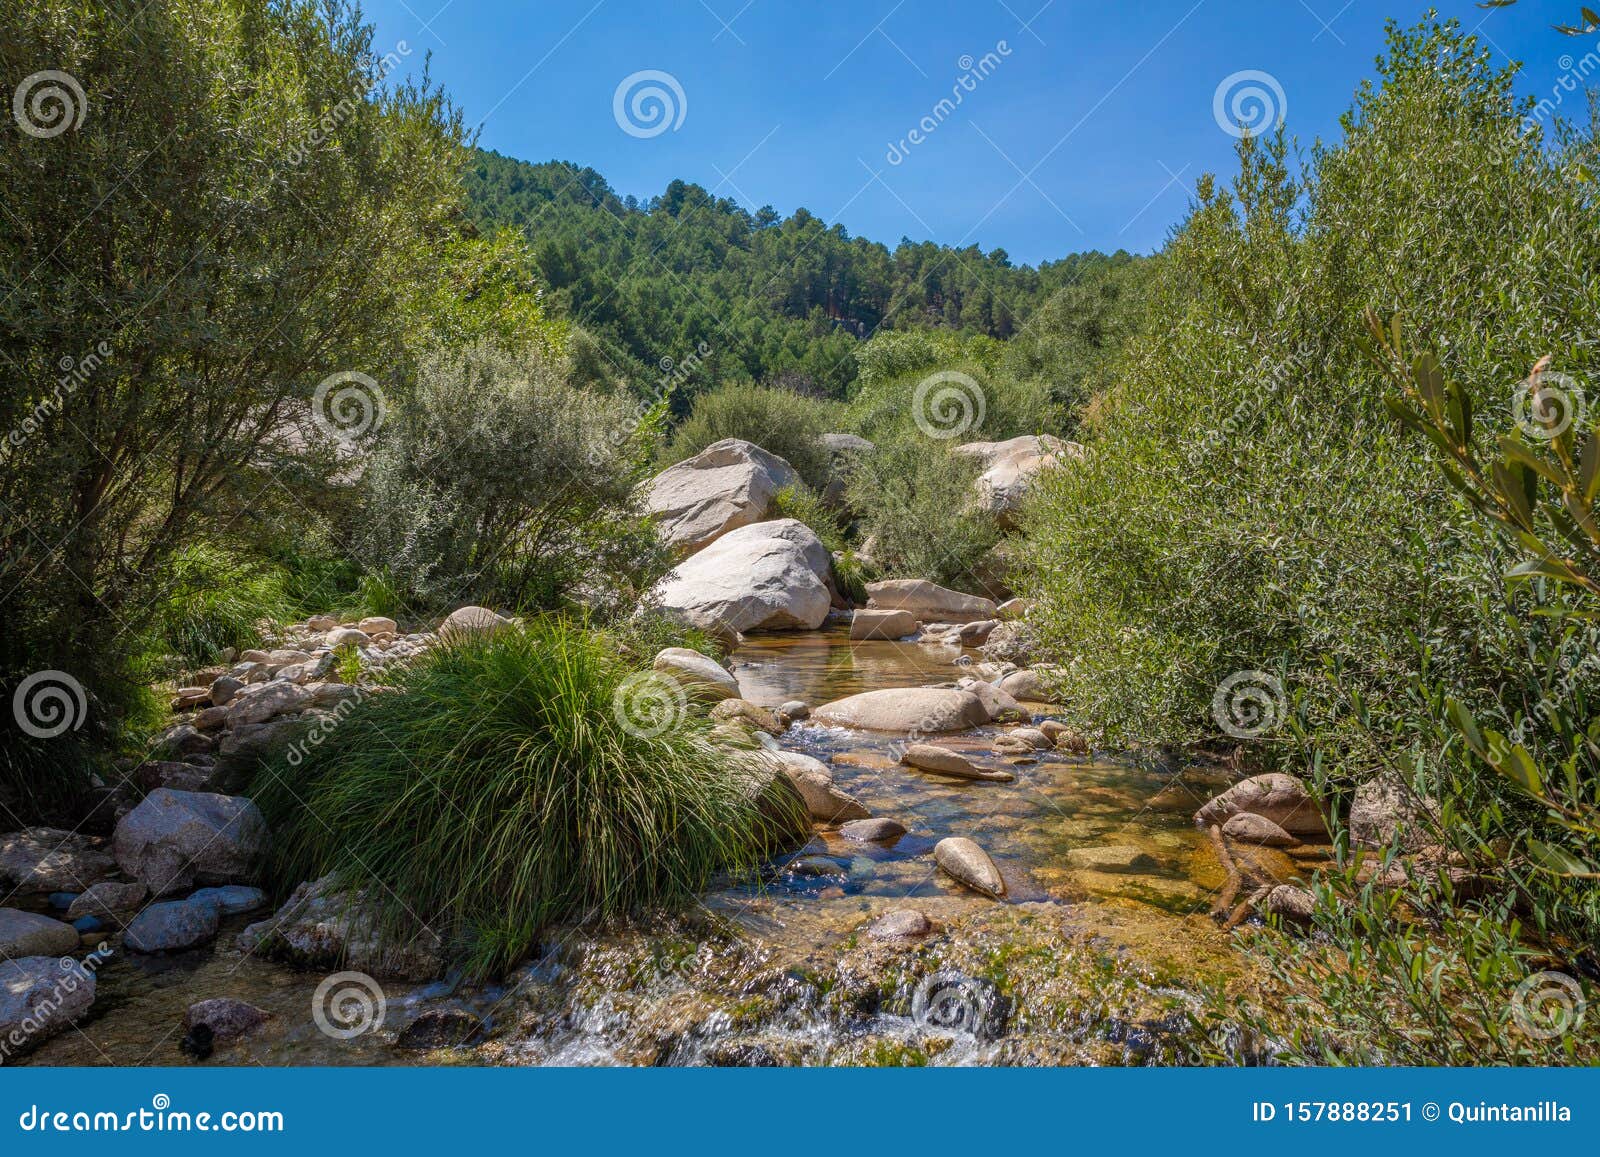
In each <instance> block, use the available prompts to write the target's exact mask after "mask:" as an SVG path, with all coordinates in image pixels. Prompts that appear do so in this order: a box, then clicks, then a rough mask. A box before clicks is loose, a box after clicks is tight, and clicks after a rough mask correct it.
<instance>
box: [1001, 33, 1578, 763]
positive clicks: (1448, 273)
mask: <svg viewBox="0 0 1600 1157" xmlns="http://www.w3.org/2000/svg"><path fill="white" fill-rule="evenodd" d="M1520 111H1521V110H1519V108H1518V107H1517V106H1516V104H1515V102H1514V101H1513V98H1512V95H1511V80H1510V76H1509V74H1508V73H1504V72H1498V71H1496V70H1494V69H1493V68H1492V67H1491V63H1490V59H1489V55H1488V54H1487V53H1486V52H1485V51H1483V50H1482V49H1481V48H1480V47H1479V46H1478V45H1477V44H1476V43H1475V42H1473V41H1471V40H1470V38H1467V37H1464V36H1462V35H1461V34H1460V32H1459V31H1458V30H1456V29H1455V28H1454V27H1452V26H1448V25H1435V24H1428V25H1425V26H1423V27H1422V28H1421V29H1419V30H1416V31H1414V32H1400V31H1394V30H1392V31H1391V40H1390V56H1389V58H1388V60H1387V61H1385V62H1384V63H1383V64H1382V67H1381V84H1380V85H1368V86H1364V87H1363V89H1362V90H1361V92H1360V93H1359V94H1358V98H1357V103H1356V107H1355V109H1354V110H1353V111H1352V112H1351V113H1350V114H1349V115H1348V116H1347V117H1346V118H1345V122H1344V127H1345V135H1344V139H1343V140H1342V141H1341V142H1339V143H1338V144H1336V145H1332V146H1327V147H1323V148H1320V149H1318V150H1317V151H1316V152H1315V153H1314V155H1313V156H1312V158H1311V160H1310V163H1309V166H1308V169H1307V172H1306V175H1305V177H1304V180H1303V181H1301V180H1296V179H1293V178H1291V176H1290V161H1289V147H1288V144H1287V142H1286V141H1285V140H1283V139H1282V138H1281V137H1279V138H1276V139H1273V140H1268V141H1257V140H1247V141H1245V142H1242V144H1241V148H1240V174H1239V177H1238V178H1237V180H1236V181H1235V183H1234V186H1233V190H1232V192H1231V193H1228V192H1223V191H1221V190H1219V189H1217V188H1216V187H1215V186H1214V185H1213V184H1212V183H1211V182H1210V181H1209V180H1206V181H1203V182H1202V184H1201V188H1200V198H1199V203H1198V205H1197V207H1196V208H1195V210H1194V212H1193V214H1192V216H1191V217H1190V219H1189V220H1188V222H1187V223H1186V224H1185V226H1184V227H1183V229H1182V230H1181V231H1180V233H1179V234H1178V235H1177V236H1175V238H1174V240H1173V241H1172V243H1171V244H1170V245H1169V247H1168V251H1167V253H1166V254H1165V256H1164V257H1163V260H1162V263H1161V276H1160V278H1159V280H1158V282H1157V284H1156V285H1155V286H1153V287H1152V294H1153V297H1154V304H1153V306H1152V309H1151V317H1152V318H1153V319H1156V321H1157V324H1156V327H1155V328H1154V329H1153V330H1152V331H1151V332H1150V333H1149V334H1148V335H1147V336H1145V337H1143V338H1140V339H1138V340H1136V341H1134V342H1133V343H1132V344H1131V345H1130V346H1129V348H1128V349H1126V350H1125V351H1124V352H1123V354H1122V355H1121V357H1120V358H1119V359H1117V373H1116V385H1115V387H1114V389H1113V390H1112V391H1110V393H1109V394H1108V395H1107V397H1106V398H1105V399H1104V402H1103V404H1102V405H1100V406H1099V407H1098V408H1097V411H1096V415H1095V421H1094V422H1093V423H1092V425H1091V428H1090V429H1089V431H1088V432H1087V433H1088V437H1087V441H1088V451H1089V452H1088V457H1087V459H1086V460H1085V461H1084V462H1082V463H1079V464H1075V465H1074V468H1073V469H1071V470H1063V471H1057V472H1054V474H1053V475H1052V476H1051V478H1050V480H1049V482H1048V483H1047V484H1046V485H1045V486H1043V487H1041V490H1042V491H1043V495H1042V500H1041V501H1040V502H1038V503H1036V504H1035V509H1034V513H1033V516H1032V517H1031V519H1030V520H1029V522H1028V524H1027V526H1026V527H1025V529H1026V530H1027V532H1028V534H1029V536H1030V537H1029V542H1030V543H1031V551H1030V555H1031V557H1030V558H1029V559H1028V562H1029V564H1030V577H1029V578H1028V579H1027V580H1026V581H1025V582H1024V584H1023V585H1024V588H1025V589H1024V591H1023V592H1022V593H1024V594H1028V595H1031V596H1032V597H1033V598H1034V599H1035V602H1036V610H1035V616H1036V628H1037V631H1038V634H1039V636H1040V638H1041V641H1042V643H1043V645H1044V647H1045V649H1046V650H1047V651H1049V652H1050V653H1051V654H1052V657H1053V658H1055V659H1056V660H1057V661H1059V662H1060V663H1061V664H1062V666H1063V669H1064V679H1065V686H1064V692H1065V694H1064V698H1065V699H1066V701H1068V702H1069V703H1071V704H1072V711H1073V712H1074V713H1075V714H1076V715H1077V717H1078V718H1077V719H1076V722H1078V723H1080V724H1083V725H1085V726H1087V727H1089V728H1093V729H1098V730H1099V731H1100V732H1101V733H1102V734H1104V735H1105V737H1106V738H1107V739H1109V740H1111V741H1113V742H1116V741H1123V742H1132V741H1145V742H1156V743H1185V742H1193V741H1199V740H1206V739H1210V738H1214V737H1217V736H1218V735H1219V732H1218V729H1217V727H1216V725H1215V723H1214V722H1213V720H1212V718H1211V707H1212V699H1213V694H1214V692H1215V690H1216V689H1217V687H1218V685H1219V683H1220V682H1221V681H1222V680H1223V679H1224V678H1226V677H1227V676H1229V675H1230V674H1232V673H1234V672H1237V671H1247V670H1261V671H1266V672H1270V673H1275V674H1277V675H1278V676H1279V677H1280V678H1281V679H1282V681H1283V683H1284V685H1285V688H1286V692H1287V695H1288V696H1289V697H1290V698H1298V699H1300V700H1301V701H1302V702H1301V706H1302V707H1303V709H1304V710H1305V712H1306V714H1307V718H1308V724H1309V727H1310V735H1311V737H1312V739H1313V741H1314V742H1318V743H1324V744H1325V745H1326V747H1327V749H1328V757H1329V758H1335V757H1336V756H1335V753H1336V752H1337V751H1339V750H1341V749H1342V748H1343V747H1344V746H1345V740H1344V728H1345V726H1346V724H1345V722H1344V720H1345V717H1346V715H1347V711H1346V696H1347V695H1348V693H1349V692H1350V691H1352V690H1354V691H1357V692H1360V693H1362V694H1363V695H1365V696H1366V699H1367V710H1368V711H1370V712H1372V713H1373V714H1375V715H1376V716H1378V717H1379V718H1380V719H1381V718H1383V717H1385V716H1387V717H1389V718H1394V717H1397V716H1403V715H1404V713H1405V711H1406V710H1407V708H1406V706H1405V705H1404V704H1403V703H1400V702H1398V701H1397V692H1399V691H1400V689H1403V688H1405V687H1406V686H1408V684H1409V683H1410V682H1411V681H1412V680H1413V679H1414V678H1415V677H1416V676H1417V675H1418V673H1419V671H1420V669H1421V667H1420V663H1421V662H1422V657H1423V655H1424V654H1425V655H1426V661H1427V663H1428V665H1429V669H1430V671H1431V672H1432V674H1433V675H1434V676H1435V677H1438V678H1441V679H1445V680H1447V681H1449V682H1451V683H1453V684H1455V685H1458V686H1464V687H1475V688H1484V687H1492V686H1493V685H1495V684H1496V683H1498V682H1500V681H1502V680H1503V679H1504V677H1505V671H1506V668H1505V667H1504V666H1503V662H1504V661H1505V660H1506V659H1507V656H1508V655H1509V653H1510V652H1511V651H1512V649H1513V643H1512V640H1511V639H1510V638H1509V637H1508V636H1507V634H1506V630H1505V627H1504V624H1505V623H1506V622H1507V621H1508V618H1507V616H1508V614H1511V613H1514V612H1515V610H1516V608H1515V606H1514V605H1513V604H1512V602H1511V601H1510V600H1509V597H1508V596H1507V595H1506V594H1505V593H1504V592H1503V591H1502V590H1501V589H1500V586H1499V583H1498V579H1497V573H1498V571H1499V569H1500V567H1499V564H1498V562H1497V560H1496V557H1495V556H1496V551H1497V549H1498V548H1496V547H1495V546H1494V545H1493V544H1491V543H1489V542H1488V540H1487V536H1486V535H1485V534H1484V532H1483V531H1482V529H1481V528H1479V527H1476V526H1473V525H1471V523H1470V520H1469V519H1468V518H1467V517H1466V516H1465V514H1464V513H1463V511H1462V509H1461V505H1460V503H1459V502H1458V501H1457V500H1456V499H1455V498H1454V497H1452V496H1451V495H1450V494H1449V493H1448V490H1447V488H1446V486H1445V485H1444V483H1443V480H1442V479H1441V478H1440V476H1439V475H1438V473H1437V472H1436V471H1435V470H1434V469H1433V468H1432V467H1431V466H1430V464H1429V463H1428V462H1427V460H1426V455H1425V454H1424V453H1423V452H1422V451H1421V448H1420V447H1419V446H1418V445H1417V444H1415V443H1414V442H1413V441H1412V440H1411V439H1410V438H1408V437H1406V436H1405V434H1404V433H1403V432H1402V431H1401V430H1400V429H1398V428H1397V426H1396V424H1395V422H1394V420H1393V419H1392V417H1391V416H1390V414H1389V413H1388V410H1387V408H1386V404H1385V403H1386V398H1387V396H1388V393H1389V390H1388V387H1387V385H1386V383H1385V381H1384V379H1383V376H1382V375H1381V373H1380V372H1379V371H1378V369H1377V368H1376V367H1375V366H1374V365H1373V364H1372V362H1371V361H1370V359H1368V358H1367V357H1366V355H1365V353H1364V352H1363V349H1362V335H1363V328H1362V314H1363V311H1364V310H1365V309H1366V308H1368V307H1378V308H1381V310H1382V311H1383V312H1384V313H1385V314H1386V315H1387V314H1389V313H1393V312H1396V311H1399V312H1402V313H1404V314H1405V315H1406V316H1408V317H1416V318H1426V319H1428V320H1427V324H1428V325H1429V326H1430V327H1431V328H1430V332H1429V337H1430V340H1433V341H1435V342H1437V343H1438V344H1439V345H1440V346H1441V347H1447V348H1448V349H1449V350H1450V351H1451V355H1452V358H1453V359H1454V361H1453V364H1455V365H1457V366H1459V368H1460V370H1461V373H1462V376H1463V378H1464V380H1467V381H1468V382H1469V383H1470V386H1471V390H1472V394H1473V400H1474V402H1475V403H1476V406H1477V409H1478V410H1479V412H1480V414H1482V415H1484V416H1485V417H1484V420H1485V421H1493V422H1497V423H1498V424H1499V425H1500V426H1501V427H1502V428H1509V426H1510V424H1511V421H1512V413H1511V406H1510V400H1511V390H1512V386H1513V384H1514V382H1515V379H1516V376H1519V375H1520V373H1521V372H1522V371H1521V370H1508V366H1507V362H1508V361H1509V362H1510V363H1511V365H1521V366H1524V367H1525V366H1526V365H1530V364H1532V361H1533V359H1534V357H1536V356H1537V355H1538V354H1539V353H1543V352H1547V351H1556V352H1557V353H1558V358H1560V357H1565V358H1567V364H1568V366H1569V367H1571V368H1570V371H1569V372H1575V373H1578V374H1580V375H1581V374H1583V373H1585V372H1586V370H1587V368H1588V365H1589V364H1590V360H1591V354H1590V353H1589V352H1588V351H1589V350H1591V349H1592V345H1591V344H1589V343H1587V342H1586V339H1585V338H1584V336H1583V335H1584V334H1585V333H1587V331H1588V328H1589V325H1590V319H1591V318H1592V317H1593V316H1594V315H1595V312H1596V310H1597V308H1600V289H1597V286H1596V283H1595V282H1594V281H1593V279H1592V278H1589V277H1588V276H1587V274H1586V273H1584V272H1582V271H1584V270H1587V269H1592V268H1594V266H1595V263H1596V262H1597V261H1600V230H1596V229H1594V228H1593V227H1592V225H1590V224H1587V223H1588V222H1592V211H1591V209H1590V208H1588V207H1586V199H1587V197H1588V194H1587V193H1586V192H1585V191H1584V190H1583V186H1582V185H1581V183H1578V182H1574V181H1572V180H1571V179H1570V178H1569V175H1568V174H1567V173H1566V172H1565V170H1564V161H1563V159H1562V156H1561V155H1560V154H1557V153H1551V152H1547V151H1545V150H1544V149H1543V148H1542V147H1541V146H1540V143H1539V141H1538V140H1537V139H1536V138H1535V137H1533V136H1530V135H1526V134H1525V132H1524V127H1523V122H1522V118H1521V116H1520V115H1519V113H1520ZM1535 271H1536V272H1535ZM1530 277H1534V278H1535V280H1536V282H1537V286H1538V289H1537V292H1528V293H1510V292H1506V287H1507V286H1511V285H1517V284H1518V283H1519V282H1524V281H1527V280H1528V279H1529V278H1530ZM1508 375H1509V376H1508ZM1414 635H1415V636H1417V637H1420V638H1421V639H1422V640H1424V644H1425V650H1423V649H1419V648H1418V647H1416V646H1415V645H1413V636H1414ZM1330 660H1331V661H1335V662H1337V664H1338V666H1339V669H1340V671H1341V678H1342V679H1343V680H1344V683H1343V686H1342V687H1341V688H1339V689H1337V693H1336V690H1335V688H1333V687H1332V686H1331V684H1330V683H1329V681H1328V680H1327V679H1325V678H1324V677H1323V675H1322V671H1323V665H1324V663H1325V662H1326V661H1330ZM1512 661H1513V662H1514V660H1512ZM1356 747H1359V744H1357V745H1356ZM1251 752H1252V754H1253V755H1254V756H1256V757H1258V758H1264V759H1274V758H1277V759H1283V760H1293V759H1295V758H1297V750H1296V746H1295V744H1294V743H1293V742H1292V741H1291V739H1290V737H1289V735H1288V734H1287V732H1286V731H1282V730H1280V731H1278V732H1276V733H1274V734H1273V735H1272V736H1269V737H1267V740H1266V741H1265V742H1261V741H1258V742H1256V743H1254V744H1253V745H1252V746H1251ZM1352 754H1353V755H1359V754H1360V753H1359V752H1358V751H1356V750H1355V749H1354V748H1352ZM1349 770H1350V771H1351V773H1352V774H1358V775H1359V774H1370V773H1371V771H1372V770H1374V765H1373V764H1371V763H1370V762H1368V763H1367V765H1366V766H1365V767H1352V768H1350V769H1349Z"/></svg>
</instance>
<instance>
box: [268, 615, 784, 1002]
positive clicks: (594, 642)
mask: <svg viewBox="0 0 1600 1157" xmlns="http://www.w3.org/2000/svg"><path fill="white" fill-rule="evenodd" d="M637 674H638V673H637V672H636V670H635V669H634V668H632V667H630V666H629V665H628V664H627V663H626V662H624V661H623V660H621V659H620V658H618V657H617V655H616V652H615V650H614V649H613V648H611V647H609V646H608V645H607V644H606V643H605V641H604V639H603V638H601V637H597V636H595V635H592V634H589V633H587V632H585V631H583V630H581V629H579V628H577V627H574V626H572V625H571V624H568V623H566V622H564V621H561V620H541V621H536V622H535V623H533V624H532V625H530V626H528V627H526V628H520V629H511V630H505V631H502V632H499V633H497V634H495V635H493V636H492V637H488V638H483V637H479V638H473V639H467V640H461V641H457V642H454V643H452V644H449V645H445V646H442V647H440V648H439V649H438V650H436V651H434V652H432V653H431V654H430V655H429V656H428V657H427V658H426V659H424V660H423V661H421V662H419V663H418V664H416V665H415V666H412V667H410V668H409V669H407V670H405V671H403V672H401V673H400V674H399V675H398V676H397V677H396V680H395V688H396V689H395V690H393V691H389V690H385V691H383V692H381V693H376V694H373V695H370V696H369V697H367V698H366V699H365V700H364V701H363V702H362V703H361V704H360V705H359V706H358V707H357V708H356V709H355V710H354V711H352V712H351V713H350V714H349V715H348V716H347V717H346V718H345V719H344V720H343V721H342V722H340V723H339V724H338V725H337V726H336V727H334V728H333V729H332V730H331V732H330V733H329V734H328V735H327V737H326V738H325V739H324V740H323V741H322V742H321V743H320V744H318V745H317V746H314V747H311V748H309V750H308V751H307V753H306V756H305V758H304V759H303V760H302V761H301V762H300V764H299V765H298V766H289V765H288V764H286V763H284V764H280V765H277V766H270V767H268V768H266V769H264V770H263V771H262V773H261V774H260V775H259V776H258V778H257V782H256V783H255V784H254V785H253V795H254V798H255V799H256V800H257V802H258V803H259V804H260V805H261V806H262V808H263V809H264V810H265V811H266V813H267V816H268V818H269V821H270V822H271V823H272V825H273V829H274V832H275V837H276V839H275V847H274V856H273V862H272V864H271V876H272V878H273V881H274V883H275V884H276V885H277V886H278V887H279V888H280V889H282V890H285V891H286V890H288V889H290V888H292V887H294V886H295V885H296V884H298V883H300V882H301V881H303V880H310V879H315V878H317V877H319V876H322V875H324V874H325V873H328V872H334V873H337V875H338V878H339V880H340V882H341V884H343V885H344V886H346V887H348V888H351V889H355V890H360V891H362V892H364V893H365V894H366V896H367V898H368V899H369V900H371V901H373V902H375V903H377V904H379V905H381V909H382V919H381V921H380V922H381V924H382V926H383V927H384V929H385V930H386V934H388V935H391V936H399V935H404V934H405V933H407V932H408V931H409V932H415V931H417V930H418V929H419V925H426V927H427V929H428V930H429V931H431V932H432V933H434V934H436V935H438V936H440V937H442V938H443V939H444V941H445V942H446V944H447V946H448V954H449V955H450V956H451V958H452V960H453V962H455V963H459V964H461V965H462V966H463V967H464V968H465V969H466V971H467V972H468V973H470V974H472V975H476V976H483V975H490V974H494V973H497V972H503V971H504V970H505V969H506V968H508V967H510V966H511V965H513V964H515V963H516V962H517V961H518V960H520V959H522V958H524V957H526V956H527V955H528V954H529V953H530V952H531V951H532V950H533V949H534V948H535V947H536V946H537V943H538V938H539V936H540V934H541V932H542V931H543V930H544V929H545V928H546V927H548V926H549V925H550V924H552V923H555V922H560V921H571V920H581V919H590V918H602V917H610V916H620V915H626V914H631V913H637V912H640V911H642V910H645V909H648V908H651V907H654V906H658V905H668V904H674V903H679V902H683V901H686V900H688V899H691V898H692V897H693V896H694V895H695V894H696V893H697V892H698V891H700V890H701V889H703V888H704V887H705V886H706V885H707V883H708V882H709V881H710V880H711V878H712V877H713V875H714V874H716V873H718V872H732V873H737V874H746V873H752V872H754V871H755V870H756V869H757V868H758V867H759V865H760V862H761V860H762V859H763V857H764V855H765V853H766V852H767V850H768V849H769V848H770V847H771V845H772V843H773V841H774V838H775V835H776V833H777V832H779V831H782V830H794V828H795V824H796V823H799V822H801V821H800V819H799V817H798V815H789V814H788V813H789V812H790V811H792V810H794V809H795V807H796V805H795V804H794V803H792V802H790V803H781V802H776V801H773V800H770V799H766V800H757V799H755V798H753V793H752V791H751V788H750V783H749V779H748V776H747V775H746V774H744V773H742V772H740V771H739V770H738V769H737V768H736V767H735V766H733V765H732V764H730V762H729V756H728V754H727V752H725V751H723V750H721V749H719V748H717V747H714V746H713V745H712V743H711V741H710V737H709V731H710V724H709V722H708V721H707V720H706V719H704V718H703V717H701V716H699V715H698V714H696V713H694V712H692V711H689V710H678V711H675V712H673V713H671V714H670V718H669V719H668V725H666V726H665V727H662V728H661V729H660V730H659V732H658V733H655V734H649V732H656V731H657V727H658V726H660V721H659V720H657V721H656V722H655V724H654V725H652V726H649V727H645V728H638V727H635V728H633V729H631V730H630V729H629V728H628V727H625V726H624V719H626V718H628V716H627V715H626V714H623V715H621V716H620V717H619V713H618V711H617V709H616V702H617V697H618V694H619V689H620V690H621V692H622V693H623V694H626V689H627V687H629V686H635V685H636V684H633V683H626V681H627V680H628V678H629V676H630V675H632V676H635V677H636V678H637ZM666 698H667V699H668V701H669V702H670V700H671V698H672V696H671V695H670V694H668V695H667V696H666ZM774 807H776V808H778V809H779V810H777V811H776V812H775V811H774V810H773V809H774Z"/></svg>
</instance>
